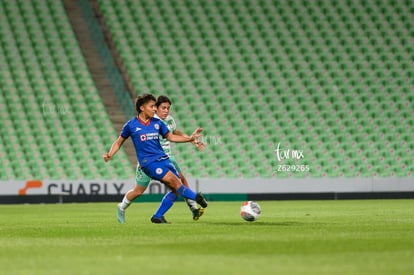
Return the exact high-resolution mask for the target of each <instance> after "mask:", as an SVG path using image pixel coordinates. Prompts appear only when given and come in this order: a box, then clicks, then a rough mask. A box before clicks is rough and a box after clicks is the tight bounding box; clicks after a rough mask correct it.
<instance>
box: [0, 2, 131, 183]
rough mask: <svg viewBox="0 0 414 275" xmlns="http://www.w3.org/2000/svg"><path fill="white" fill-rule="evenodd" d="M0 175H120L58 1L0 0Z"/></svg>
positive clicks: (107, 127) (123, 164)
mask: <svg viewBox="0 0 414 275" xmlns="http://www.w3.org/2000/svg"><path fill="white" fill-rule="evenodd" d="M0 14H1V16H0V30H1V31H0V32H1V33H0V37H1V39H0V45H1V46H0V65H1V71H0V80H1V98H0V109H1V116H2V117H1V123H0V133H1V136H0V138H1V142H0V146H1V147H0V151H1V153H0V154H1V157H2V159H3V160H4V162H3V164H4V165H1V166H0V179H1V180H10V179H23V180H24V179H102V178H104V179H105V178H107V179H112V178H116V179H120V178H130V177H131V175H132V174H133V170H132V167H131V165H130V163H129V162H128V160H127V158H126V155H125V153H124V152H123V151H121V152H120V154H119V156H118V158H119V161H116V162H113V163H111V164H109V165H106V164H104V162H103V160H102V153H103V152H105V151H107V150H108V147H109V146H110V145H111V143H112V141H113V140H114V139H115V138H116V136H117V133H116V132H115V130H114V128H113V126H112V124H111V123H110V120H109V117H108V115H107V112H106V110H105V108H104V107H103V104H102V99H101V98H100V96H99V93H98V92H97V89H96V87H95V84H94V82H93V81H92V77H91V75H90V73H89V71H88V68H87V66H86V63H85V60H84V58H83V56H82V53H81V51H80V49H79V45H78V42H77V40H76V38H75V36H74V33H73V30H72V27H71V25H70V24H69V21H68V18H67V16H66V13H65V10H64V8H63V5H62V3H61V2H59V1H30V2H26V1H1V3H0Z"/></svg>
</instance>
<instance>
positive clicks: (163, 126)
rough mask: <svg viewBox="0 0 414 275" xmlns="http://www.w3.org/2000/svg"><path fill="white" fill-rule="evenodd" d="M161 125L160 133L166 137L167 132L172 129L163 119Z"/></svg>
mask: <svg viewBox="0 0 414 275" xmlns="http://www.w3.org/2000/svg"><path fill="white" fill-rule="evenodd" d="M159 125H160V129H159V133H160V135H161V136H162V137H163V138H165V137H166V136H167V134H168V133H169V132H170V129H168V127H167V125H166V124H165V123H164V122H162V121H160V123H159Z"/></svg>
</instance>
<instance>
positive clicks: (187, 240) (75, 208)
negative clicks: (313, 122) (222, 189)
mask: <svg viewBox="0 0 414 275" xmlns="http://www.w3.org/2000/svg"><path fill="white" fill-rule="evenodd" d="M241 203H242V202H214V201H213V202H210V205H209V207H208V208H207V209H206V213H205V214H204V216H203V217H202V218H201V219H200V220H199V221H198V222H194V221H193V220H192V219H191V215H190V211H189V210H188V209H187V207H186V205H185V204H184V203H183V202H178V203H176V205H175V206H173V208H172V209H171V210H170V212H169V213H168V215H167V216H166V218H167V220H169V221H170V222H171V224H152V223H151V222H150V221H149V218H150V216H151V215H152V213H153V212H154V211H155V209H156V208H157V207H158V203H134V204H133V205H132V206H131V207H130V208H129V209H128V210H127V216H126V218H127V224H124V225H120V224H118V223H117V221H116V203H84V204H81V203H80V204H47V205H0V274H169V275H170V274H376V275H377V274H414V263H413V259H414V200H348V201H259V203H260V205H261V207H262V210H263V215H262V216H261V218H260V219H259V220H258V221H256V222H253V223H249V222H245V221H243V220H242V219H241V217H240V215H239V209H240V205H241Z"/></svg>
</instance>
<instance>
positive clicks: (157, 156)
mask: <svg viewBox="0 0 414 275" xmlns="http://www.w3.org/2000/svg"><path fill="white" fill-rule="evenodd" d="M155 102H156V99H155V97H154V96H153V95H151V94H144V95H142V96H139V97H138V98H137V100H136V104H135V107H136V110H137V112H138V116H136V117H134V118H132V119H131V120H129V121H128V122H127V123H126V124H125V125H124V127H123V128H122V130H121V134H120V136H119V137H118V139H117V140H116V141H115V142H114V143H113V144H112V146H111V149H110V150H109V152H108V153H106V154H104V155H103V158H104V160H105V162H107V161H109V160H110V159H111V158H112V157H113V156H114V155H115V154H116V153H117V152H118V150H119V149H120V148H121V146H122V144H123V143H124V142H125V140H126V139H127V138H128V137H131V138H132V142H133V143H134V147H135V151H136V154H137V159H138V162H139V164H140V166H141V168H142V170H143V171H144V172H145V174H147V175H148V176H149V177H151V178H153V179H156V180H159V181H161V182H163V183H164V184H166V185H167V186H168V187H170V188H171V189H172V190H173V191H174V192H175V193H176V194H178V195H181V196H183V197H184V198H186V199H190V200H195V201H196V202H197V203H198V204H200V205H201V206H202V207H204V208H205V207H207V201H206V200H205V198H204V197H203V195H202V194H201V193H197V194H196V193H195V192H194V191H193V190H191V189H190V188H188V187H186V186H184V185H183V184H182V182H181V180H180V177H179V174H178V172H177V170H176V169H175V167H174V165H173V164H172V163H171V161H170V160H169V157H168V155H167V154H166V153H165V152H164V150H163V148H162V147H161V144H160V141H159V136H160V135H161V136H162V137H164V138H166V139H167V140H169V141H171V142H196V143H197V142H198V141H197V138H198V137H199V136H200V133H201V131H202V129H201V128H197V129H196V130H195V131H194V133H193V134H192V135H191V136H190V137H187V136H179V135H175V134H173V133H171V132H170V131H169V129H168V127H167V126H166V125H165V123H164V122H162V121H161V120H160V119H157V118H154V114H155V111H156V107H155ZM145 189H146V186H139V185H136V187H135V188H134V189H133V190H130V191H129V192H131V191H132V193H131V197H132V198H136V197H139V196H140V195H142V193H143V192H144V191H145ZM127 195H128V193H127ZM169 199H170V201H171V204H173V203H174V201H175V200H176V199H177V195H175V194H174V193H173V192H171V193H170V194H169ZM153 222H154V221H153ZM155 222H157V221H155ZM158 222H159V223H163V221H158Z"/></svg>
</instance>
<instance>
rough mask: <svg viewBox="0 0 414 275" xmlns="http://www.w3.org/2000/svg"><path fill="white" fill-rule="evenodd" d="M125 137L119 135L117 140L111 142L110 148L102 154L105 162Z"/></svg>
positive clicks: (116, 150) (114, 152)
mask: <svg viewBox="0 0 414 275" xmlns="http://www.w3.org/2000/svg"><path fill="white" fill-rule="evenodd" d="M125 140H126V139H125V138H123V137H121V136H119V137H118V138H117V140H115V141H114V143H112V146H111V149H110V150H109V152H108V153H105V154H103V159H104V161H105V162H108V161H109V160H110V159H111V158H112V157H113V156H114V155H115V154H116V153H117V152H118V151H119V149H120V148H121V146H122V144H124V142H125Z"/></svg>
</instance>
